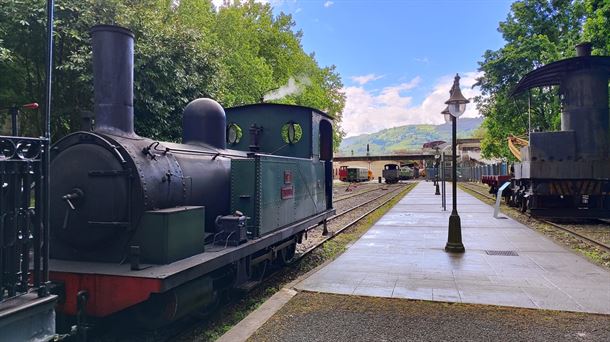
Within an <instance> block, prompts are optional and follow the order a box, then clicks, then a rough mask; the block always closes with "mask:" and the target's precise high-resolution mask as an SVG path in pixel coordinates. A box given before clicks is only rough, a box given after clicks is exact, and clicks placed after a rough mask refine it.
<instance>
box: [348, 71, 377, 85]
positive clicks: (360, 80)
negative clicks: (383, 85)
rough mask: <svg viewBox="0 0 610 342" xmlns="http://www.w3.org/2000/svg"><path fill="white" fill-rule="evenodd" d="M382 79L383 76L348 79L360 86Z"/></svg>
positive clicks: (368, 75)
mask: <svg viewBox="0 0 610 342" xmlns="http://www.w3.org/2000/svg"><path fill="white" fill-rule="evenodd" d="M382 77H384V75H375V74H367V75H362V76H352V77H350V78H351V79H352V81H354V82H356V83H358V84H360V85H365V84H367V83H369V82H371V81H375V80H378V79H380V78H382Z"/></svg>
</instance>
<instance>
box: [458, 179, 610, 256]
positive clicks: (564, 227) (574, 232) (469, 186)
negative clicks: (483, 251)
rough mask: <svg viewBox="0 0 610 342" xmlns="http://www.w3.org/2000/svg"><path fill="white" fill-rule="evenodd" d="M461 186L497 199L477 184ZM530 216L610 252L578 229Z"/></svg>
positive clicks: (602, 244)
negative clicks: (480, 189) (476, 185)
mask: <svg viewBox="0 0 610 342" xmlns="http://www.w3.org/2000/svg"><path fill="white" fill-rule="evenodd" d="M460 186H462V187H464V188H465V189H467V190H469V191H472V192H474V193H477V194H479V195H480V196H483V197H486V198H488V199H490V200H492V201H495V200H496V199H495V197H494V196H491V195H490V194H489V193H485V192H481V191H479V190H478V189H476V187H475V186H472V185H466V183H461V184H460ZM528 217H529V218H530V219H532V220H535V221H538V222H540V223H544V224H547V225H549V226H551V227H553V228H556V229H559V230H561V231H564V232H566V233H568V234H570V235H572V236H574V237H576V238H578V239H580V240H581V241H584V242H587V243H589V244H591V245H593V246H595V247H598V248H600V249H602V250H604V251H605V252H608V253H610V246H608V245H607V244H605V243H603V242H600V241H597V240H595V239H593V238H590V237H588V236H586V235H584V234H581V233H579V232H577V231H575V230H573V229H571V228H569V227H566V226H564V225H561V224H558V223H555V222H551V221H548V220H545V219H541V218H537V217H534V216H531V215H528ZM600 222H604V223H605V224H608V222H607V221H604V220H600Z"/></svg>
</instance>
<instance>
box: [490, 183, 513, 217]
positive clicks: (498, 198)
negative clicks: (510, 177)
mask: <svg viewBox="0 0 610 342" xmlns="http://www.w3.org/2000/svg"><path fill="white" fill-rule="evenodd" d="M509 185H510V182H505V183H504V184H502V186H501V187H500V188H499V189H498V194H497V195H496V206H495V207H494V218H504V217H498V213H499V212H500V201H501V200H502V192H503V191H504V189H506V188H508V186H509Z"/></svg>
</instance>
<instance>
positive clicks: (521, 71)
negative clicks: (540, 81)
mask: <svg viewBox="0 0 610 342" xmlns="http://www.w3.org/2000/svg"><path fill="white" fill-rule="evenodd" d="M609 14H610V2H609V1H607V0H521V1H517V2H515V3H513V4H512V6H511V11H510V13H509V14H508V16H507V18H506V20H505V21H503V22H501V23H500V24H499V28H498V31H499V32H500V33H502V36H503V37H504V40H505V41H506V44H505V45H504V46H503V47H502V48H500V49H499V50H496V51H492V50H487V51H485V53H484V55H483V60H482V61H480V62H479V65H480V70H481V71H483V76H482V77H481V78H479V80H478V83H477V85H479V86H480V88H481V93H482V95H481V96H479V97H478V98H477V99H476V102H477V107H478V109H479V110H480V112H481V113H482V114H483V115H484V116H485V121H484V123H483V127H484V129H485V131H486V135H485V137H484V139H483V141H482V149H483V153H484V155H486V156H493V157H506V158H512V155H511V154H510V152H509V150H508V146H507V143H506V141H507V139H506V138H507V137H508V136H509V135H511V134H512V135H526V134H527V132H528V128H529V127H530V122H529V120H528V110H529V111H530V113H531V129H540V130H543V131H544V130H557V129H559V127H560V104H559V96H558V89H556V87H545V88H541V89H532V90H531V91H530V92H529V93H525V94H521V95H519V96H516V97H513V96H511V91H512V89H513V88H514V87H515V86H516V84H517V83H518V82H519V80H520V79H521V78H522V77H523V76H525V74H527V73H528V72H530V71H532V70H533V69H535V68H538V67H540V66H542V65H545V64H548V63H550V62H554V61H557V60H560V59H564V58H569V57H574V56H575V50H574V46H575V45H576V44H578V43H580V42H582V41H585V40H590V41H591V42H592V43H593V46H594V54H608V52H609V51H610V50H609V49H610V25H609V23H608V20H609V19H608V18H609ZM530 100H531V102H530ZM529 103H531V107H530V105H529Z"/></svg>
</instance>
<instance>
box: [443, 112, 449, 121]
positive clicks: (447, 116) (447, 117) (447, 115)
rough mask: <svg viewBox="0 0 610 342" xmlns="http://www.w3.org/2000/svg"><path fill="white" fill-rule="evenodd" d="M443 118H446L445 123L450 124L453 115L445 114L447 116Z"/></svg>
mask: <svg viewBox="0 0 610 342" xmlns="http://www.w3.org/2000/svg"><path fill="white" fill-rule="evenodd" d="M443 116H444V117H445V122H446V123H450V122H451V114H450V113H445V114H443Z"/></svg>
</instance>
